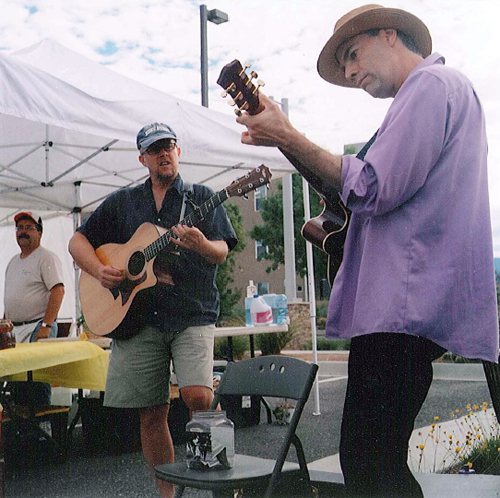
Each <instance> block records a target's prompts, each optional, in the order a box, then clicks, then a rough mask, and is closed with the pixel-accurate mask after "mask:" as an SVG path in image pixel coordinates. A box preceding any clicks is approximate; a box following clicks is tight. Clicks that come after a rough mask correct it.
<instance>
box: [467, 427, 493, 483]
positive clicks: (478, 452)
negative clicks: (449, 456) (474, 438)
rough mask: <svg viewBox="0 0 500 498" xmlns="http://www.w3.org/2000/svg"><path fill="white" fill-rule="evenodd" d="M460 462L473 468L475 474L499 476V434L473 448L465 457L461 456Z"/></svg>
mask: <svg viewBox="0 0 500 498" xmlns="http://www.w3.org/2000/svg"><path fill="white" fill-rule="evenodd" d="M462 462H463V463H464V464H466V465H467V466H468V467H469V468H473V469H474V470H475V471H476V474H493V475H497V476H500V436H499V437H497V438H495V439H488V440H486V441H484V443H483V444H482V445H481V446H478V447H475V448H473V449H472V451H471V452H470V453H469V454H468V455H467V457H466V458H462Z"/></svg>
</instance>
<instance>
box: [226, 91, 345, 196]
mask: <svg viewBox="0 0 500 498" xmlns="http://www.w3.org/2000/svg"><path fill="white" fill-rule="evenodd" d="M259 103H260V106H259V110H260V111H259V112H258V114H255V115H250V114H248V113H247V112H243V113H242V114H241V115H240V116H238V117H237V118H236V121H237V122H238V123H239V124H242V125H244V126H246V127H247V131H244V132H243V133H242V134H241V142H242V143H244V144H247V145H260V146H266V147H279V148H280V150H281V151H282V152H283V154H285V156H286V157H287V158H288V159H289V160H290V161H291V162H292V164H293V165H294V166H295V167H296V168H297V169H298V171H299V173H301V174H303V175H304V176H305V177H306V179H307V176H308V174H311V173H312V174H313V175H314V176H316V177H318V179H320V181H321V182H322V183H323V184H325V185H328V186H329V188H332V189H336V190H340V187H341V175H342V156H336V155H333V154H330V152H328V151H326V150H324V149H322V148H321V147H318V146H317V145H316V144H314V143H313V142H311V141H310V140H308V139H307V138H306V137H305V136H304V135H303V134H302V133H300V132H299V131H298V130H296V129H295V128H294V127H293V125H292V124H291V123H290V121H289V119H288V118H287V116H286V115H285V114H284V113H283V112H281V110H280V108H279V106H278V105H277V104H276V103H275V102H273V101H272V100H271V99H269V98H268V97H266V96H265V95H264V94H262V93H259Z"/></svg>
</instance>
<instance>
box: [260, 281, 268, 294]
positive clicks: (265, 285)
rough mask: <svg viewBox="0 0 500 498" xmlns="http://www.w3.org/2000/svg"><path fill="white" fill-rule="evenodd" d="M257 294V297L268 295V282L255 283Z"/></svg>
mask: <svg viewBox="0 0 500 498" xmlns="http://www.w3.org/2000/svg"><path fill="white" fill-rule="evenodd" d="M257 294H258V295H259V296H263V295H264V294H269V282H257Z"/></svg>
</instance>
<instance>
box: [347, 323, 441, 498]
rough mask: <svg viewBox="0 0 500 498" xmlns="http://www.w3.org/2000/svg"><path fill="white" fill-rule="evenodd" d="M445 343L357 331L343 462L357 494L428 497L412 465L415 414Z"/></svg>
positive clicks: (351, 360) (351, 358)
mask: <svg viewBox="0 0 500 498" xmlns="http://www.w3.org/2000/svg"><path fill="white" fill-rule="evenodd" d="M445 351H446V350H445V349H443V348H441V347H440V346H438V345H437V344H435V343H433V342H432V341H429V340H427V339H423V338H421V337H415V336H410V335H406V334H396V333H377V334H369V335H364V336H359V337H355V338H353V339H352V341H351V348H350V352H349V379H348V383H347V393H346V399H345V405H344V414H343V419H342V432H341V441H340V463H341V466H342V472H343V474H344V480H345V483H346V486H347V489H348V491H349V496H352V497H356V498H358V497H363V498H364V497H370V498H375V497H376V498H382V497H383V498H423V494H422V490H421V489H420V486H419V484H418V483H417V481H416V479H415V478H414V477H413V475H412V473H411V471H410V469H409V468H408V465H407V458H408V442H409V439H410V436H411V433H412V431H413V424H414V422H415V418H416V416H417V414H418V412H419V411H420V408H421V407H422V404H423V402H424V400H425V398H426V396H427V393H428V391H429V388H430V385H431V382H432V361H433V360H435V359H437V358H439V357H440V356H441V355H443V354H444V353H445Z"/></svg>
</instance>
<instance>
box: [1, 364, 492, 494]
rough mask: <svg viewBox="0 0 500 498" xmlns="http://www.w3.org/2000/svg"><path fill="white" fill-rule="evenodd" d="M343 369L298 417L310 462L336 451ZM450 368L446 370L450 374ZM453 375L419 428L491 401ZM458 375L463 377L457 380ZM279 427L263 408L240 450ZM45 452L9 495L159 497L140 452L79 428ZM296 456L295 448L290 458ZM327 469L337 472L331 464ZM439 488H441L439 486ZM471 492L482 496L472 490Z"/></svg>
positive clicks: (323, 372) (435, 387) (273, 436)
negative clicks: (107, 447)
mask: <svg viewBox="0 0 500 498" xmlns="http://www.w3.org/2000/svg"><path fill="white" fill-rule="evenodd" d="M332 363H333V362H332ZM345 368H346V367H345V366H332V365H327V364H323V363H321V364H320V377H319V380H320V383H319V400H320V414H317V413H315V411H316V408H315V400H314V397H313V396H312V395H311V398H310V399H309V401H308V403H307V405H306V408H305V410H304V413H303V416H302V419H301V421H300V424H299V427H298V435H299V437H300V438H301V440H302V442H303V443H304V449H305V454H306V459H307V462H308V463H310V464H311V465H314V464H313V462H316V461H318V460H321V459H324V458H326V457H331V456H332V455H335V454H337V453H338V448H339V437H340V423H341V420H342V409H343V401H344V395H345V388H346V378H341V377H345V372H346V370H342V369H345ZM451 370H452V369H448V373H449V372H450V371H451ZM452 374H453V375H451V374H449V375H448V379H446V380H443V379H444V377H445V375H444V374H440V373H439V374H437V375H436V378H435V380H434V382H433V384H432V386H431V389H430V391H429V395H428V397H427V399H426V401H425V403H424V405H423V407H422V410H421V412H420V413H419V415H418V417H417V420H416V425H415V427H417V428H423V427H428V426H429V425H430V424H432V423H433V421H434V417H435V416H439V417H440V420H441V422H446V421H447V420H450V419H451V415H450V414H451V412H452V411H454V410H455V409H465V408H466V406H467V404H468V403H473V404H482V403H483V402H485V401H486V402H488V403H490V402H491V398H490V396H489V391H488V386H487V384H486V382H485V381H483V380H480V379H476V380H474V379H472V380H464V378H463V376H458V377H457V375H458V374H457V373H456V372H454V373H453V372H452ZM469 375H471V374H470V373H469ZM457 378H458V379H460V380H456V379H457ZM474 378H475V377H474ZM328 379H335V380H328ZM279 429H280V428H279V427H278V426H276V425H274V424H271V425H268V424H267V423H266V419H265V413H264V410H262V413H261V422H260V424H259V425H258V426H253V427H245V428H241V429H236V434H235V436H236V451H239V452H240V453H248V454H251V455H255V456H269V455H272V452H273V450H274V449H275V446H276V444H275V443H276V440H277V438H278V437H279V434H280V433H279ZM184 453H185V450H184V447H183V445H182V444H180V445H177V446H176V455H177V459H178V460H179V461H182V459H183V458H184ZM44 456H45V455H44V454H43V453H42V454H40V455H39V457H40V458H39V459H38V461H35V462H31V464H30V465H28V466H25V467H22V468H18V469H12V468H11V469H8V475H7V486H6V488H7V489H6V498H69V497H72V498H121V497H123V498H157V496H158V494H157V491H156V488H155V485H154V483H153V480H152V478H151V476H150V473H149V470H148V468H147V466H146V464H145V462H144V460H143V457H142V453H141V452H140V451H132V452H128V453H127V452H113V451H101V452H94V453H91V452H89V451H88V449H87V448H86V447H85V445H84V444H83V439H82V437H81V428H77V429H76V430H75V434H74V441H73V447H72V450H71V454H70V456H69V458H68V460H67V461H65V462H62V463H59V462H51V461H47V459H46V458H44ZM294 457H295V456H294V455H293V452H292V454H291V459H292V460H293V459H294ZM327 470H333V467H330V468H328V469H327ZM461 477H463V476H461ZM466 477H467V476H466ZM476 477H479V476H476ZM433 482H435V483H436V486H437V485H438V484H439V483H438V482H437V481H433ZM485 482H486V480H485ZM426 485H428V484H426ZM431 485H432V483H431ZM439 485H440V484H439ZM436 489H440V488H439V486H438V487H437V488H436ZM461 494H465V493H461ZM185 496H186V498H208V497H210V496H211V495H210V493H209V492H207V491H195V490H189V492H188V493H186V494H185ZM436 496H438V495H436ZM468 496H473V497H475V496H480V495H477V494H471V493H469V494H468ZM490 496H494V495H490ZM444 497H445V495H442V497H440V498H444Z"/></svg>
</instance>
